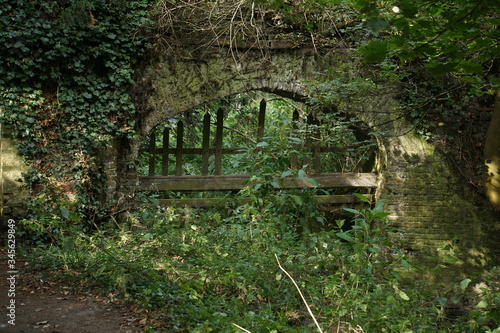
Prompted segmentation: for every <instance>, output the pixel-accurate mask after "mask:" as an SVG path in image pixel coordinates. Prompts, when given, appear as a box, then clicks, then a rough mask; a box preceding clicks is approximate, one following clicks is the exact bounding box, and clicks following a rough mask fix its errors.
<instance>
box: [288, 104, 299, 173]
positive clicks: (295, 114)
mask: <svg viewBox="0 0 500 333" xmlns="http://www.w3.org/2000/svg"><path fill="white" fill-rule="evenodd" d="M301 104H302V103H299V108H300V107H301ZM298 121H299V110H295V111H293V116H292V135H295V134H296V133H297V129H298V126H297V122H298ZM292 148H293V149H294V150H296V149H297V147H296V146H294V147H292ZM298 166H299V161H298V157H297V154H295V153H292V156H290V167H291V168H292V170H297V169H298Z"/></svg>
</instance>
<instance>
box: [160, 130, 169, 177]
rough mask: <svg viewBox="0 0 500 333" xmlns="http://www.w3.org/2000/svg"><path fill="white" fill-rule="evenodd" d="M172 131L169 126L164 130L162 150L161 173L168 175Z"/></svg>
mask: <svg viewBox="0 0 500 333" xmlns="http://www.w3.org/2000/svg"><path fill="white" fill-rule="evenodd" d="M169 144H170V131H169V129H168V127H167V128H165V129H164V130H163V147H162V151H161V174H162V175H163V176H168V154H169V153H170V147H169Z"/></svg>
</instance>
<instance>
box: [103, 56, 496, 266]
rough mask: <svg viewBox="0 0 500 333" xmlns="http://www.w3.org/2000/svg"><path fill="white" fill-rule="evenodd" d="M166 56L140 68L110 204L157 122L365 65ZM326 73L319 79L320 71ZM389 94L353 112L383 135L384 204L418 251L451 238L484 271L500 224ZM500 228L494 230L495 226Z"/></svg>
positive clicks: (305, 87) (284, 91)
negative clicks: (132, 123) (138, 102)
mask: <svg viewBox="0 0 500 333" xmlns="http://www.w3.org/2000/svg"><path fill="white" fill-rule="evenodd" d="M186 54H187V55H189V56H186V57H180V56H176V57H174V56H172V57H167V56H165V57H164V58H162V59H158V60H157V61H155V62H154V63H151V64H149V65H148V66H146V67H145V68H143V70H142V74H141V77H140V80H139V81H138V82H139V84H138V85H139V86H141V85H142V86H146V87H150V88H151V89H150V90H149V91H150V93H149V94H148V95H147V96H145V98H144V99H143V106H144V107H143V108H142V110H141V113H140V114H139V115H138V118H137V133H138V135H137V137H136V138H135V139H134V140H130V141H126V142H115V143H114V147H113V150H112V154H108V156H107V157H106V161H107V162H106V163H107V168H106V169H107V175H108V179H109V182H108V188H109V193H110V194H113V195H115V196H110V197H109V198H108V200H110V201H111V200H113V201H115V202H118V204H121V203H123V202H124V201H127V200H128V198H129V195H131V194H132V193H133V188H134V185H135V184H137V174H136V173H135V171H134V170H133V168H130V166H131V163H130V162H132V161H133V160H134V159H135V158H136V157H137V153H138V151H139V146H140V143H141V142H142V140H143V139H144V138H145V136H146V135H147V134H148V133H149V131H150V130H151V129H152V128H154V127H155V126H156V125H158V124H159V123H161V122H163V121H165V120H166V119H168V118H169V117H172V116H174V115H176V114H178V113H181V112H184V111H186V110H188V109H190V108H192V107H194V106H196V105H200V104H203V103H205V102H208V101H211V100H215V99H220V98H223V97H225V96H228V95H232V94H235V93H241V92H246V91H250V90H262V91H266V92H271V93H275V94H280V95H284V96H287V97H295V98H298V99H303V98H305V97H308V96H309V95H310V94H311V93H312V91H311V86H310V84H309V83H310V82H311V81H321V80H323V81H325V80H328V79H331V78H332V77H333V78H334V77H335V75H337V76H338V75H341V73H340V74H339V73H338V71H337V72H335V73H333V74H331V73H328V72H325V71H326V70H328V69H331V68H340V67H342V66H344V67H345V66H349V67H350V68H352V69H353V71H356V68H360V69H358V70H359V73H361V71H362V69H361V66H359V65H358V64H356V63H355V62H353V61H349V60H348V59H349V57H348V56H347V55H346V54H345V53H342V52H334V51H332V50H329V52H327V53H324V54H322V55H320V54H317V53H315V52H313V51H312V50H310V49H295V50H275V51H272V50H271V51H268V52H267V53H265V54H263V53H262V52H260V51H259V50H254V51H248V52H246V53H245V54H244V55H242V56H241V57H239V58H237V59H236V58H234V57H233V56H232V55H231V54H230V53H221V52H220V50H215V51H214V52H212V53H203V54H198V55H196V56H193V54H195V52H192V53H186ZM319 73H321V74H319ZM391 90H392V89H389V88H388V89H387V93H386V94H380V95H376V96H370V98H369V99H367V101H366V103H365V104H364V105H363V107H362V108H361V109H360V110H359V112H357V113H356V116H357V117H359V118H360V119H361V120H362V121H364V122H365V123H366V124H368V125H369V126H370V127H371V128H374V129H376V130H378V131H380V132H383V133H384V135H382V136H379V138H378V145H379V150H380V151H381V152H383V154H382V155H380V161H379V168H378V172H379V189H378V194H379V195H378V197H379V198H381V199H385V200H387V210H388V212H389V213H390V215H389V219H390V220H392V221H394V222H395V223H397V224H398V225H399V226H401V227H402V228H403V230H404V233H403V235H402V237H403V239H404V241H405V242H406V244H407V247H408V249H411V250H412V252H413V253H418V254H420V255H421V256H422V257H423V258H425V257H427V256H430V255H431V256H436V257H439V255H440V253H441V252H440V251H438V249H439V248H441V247H442V246H443V245H444V244H449V243H450V242H452V239H455V240H457V239H458V240H459V241H458V242H455V243H456V244H455V245H457V244H459V245H457V246H459V248H460V249H461V250H462V252H463V254H464V255H463V261H462V262H461V264H462V265H464V266H466V265H468V266H481V265H484V264H486V263H488V262H491V261H492V260H493V261H494V260H495V256H497V255H498V249H497V247H496V246H495V242H497V241H498V239H497V238H498V237H497V238H496V239H491V237H490V238H487V237H485V235H487V234H490V235H491V234H492V233H493V232H494V233H495V234H497V235H498V230H497V229H498V226H495V225H498V224H495V223H494V222H493V221H494V218H493V217H492V216H491V215H490V214H489V210H488V209H487V208H486V206H485V205H484V204H485V202H484V201H481V198H478V197H477V196H475V195H474V194H472V193H469V191H468V190H467V188H466V186H464V184H461V183H460V180H459V177H457V175H456V172H455V170H454V169H452V168H451V167H450V166H449V165H448V164H447V163H446V160H445V159H444V157H443V156H442V155H441V154H440V153H439V151H437V150H436V149H435V148H434V147H432V146H431V145H430V144H428V143H427V142H426V141H425V140H424V139H423V138H421V137H420V136H419V135H418V134H417V133H416V132H415V131H414V130H413V128H412V127H411V125H410V124H408V123H407V122H406V121H405V120H404V119H403V118H401V117H400V114H399V113H398V111H397V101H396V100H395V99H394V98H393V96H392V94H391V93H390V92H391ZM495 228H497V229H495Z"/></svg>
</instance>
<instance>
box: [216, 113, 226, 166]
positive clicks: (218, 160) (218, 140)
mask: <svg viewBox="0 0 500 333" xmlns="http://www.w3.org/2000/svg"><path fill="white" fill-rule="evenodd" d="M223 129H224V109H223V108H220V109H218V110H217V129H216V132H215V170H214V174H216V175H220V174H221V170H222V134H223Z"/></svg>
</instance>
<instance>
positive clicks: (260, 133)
mask: <svg viewBox="0 0 500 333" xmlns="http://www.w3.org/2000/svg"><path fill="white" fill-rule="evenodd" d="M266 106H267V103H266V100H265V99H264V98H263V99H262V100H261V101H260V107H259V123H258V125H257V142H261V140H262V138H263V137H264V127H265V123H266Z"/></svg>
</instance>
